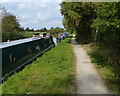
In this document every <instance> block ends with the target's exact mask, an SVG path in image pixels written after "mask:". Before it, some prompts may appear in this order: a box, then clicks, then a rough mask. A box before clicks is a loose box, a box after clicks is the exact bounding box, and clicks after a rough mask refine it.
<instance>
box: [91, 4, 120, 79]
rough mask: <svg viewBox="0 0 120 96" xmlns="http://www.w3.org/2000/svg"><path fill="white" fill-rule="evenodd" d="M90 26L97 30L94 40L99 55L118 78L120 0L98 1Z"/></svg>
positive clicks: (119, 63) (119, 59)
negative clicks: (94, 17) (118, 0)
mask: <svg viewBox="0 0 120 96" xmlns="http://www.w3.org/2000/svg"><path fill="white" fill-rule="evenodd" d="M96 6H97V7H96V9H95V12H96V14H97V18H96V19H94V22H93V24H92V27H93V28H94V29H95V30H97V31H96V37H95V42H96V44H97V45H98V46H99V49H100V50H103V51H102V52H101V56H103V57H104V58H105V59H106V61H107V62H108V63H109V64H110V65H111V66H112V67H113V68H114V72H115V73H116V75H117V77H118V78H119V79H120V70H119V69H120V50H119V49H120V13H119V12H120V2H116V3H115V2H107V3H99V4H97V5H96Z"/></svg>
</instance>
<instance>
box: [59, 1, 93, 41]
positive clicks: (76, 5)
mask: <svg viewBox="0 0 120 96" xmlns="http://www.w3.org/2000/svg"><path fill="white" fill-rule="evenodd" d="M93 9H94V7H93V4H92V3H86V2H84V3H82V2H62V3H61V14H62V15H63V16H64V19H63V25H64V27H65V28H66V29H67V30H69V31H75V32H76V34H77V39H78V40H81V42H82V43H84V42H90V41H92V28H91V26H90V25H91V24H92V19H93V18H95V14H94V11H93ZM79 38H80V39H79Z"/></svg>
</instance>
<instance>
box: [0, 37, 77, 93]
mask: <svg viewBox="0 0 120 96" xmlns="http://www.w3.org/2000/svg"><path fill="white" fill-rule="evenodd" d="M70 41H71V38H67V39H65V40H63V41H62V42H60V43H59V44H58V46H56V47H55V48H53V49H51V50H50V51H48V52H46V53H45V54H44V55H43V56H42V57H40V58H38V59H37V60H36V61H35V62H33V63H32V64H30V65H27V66H26V67H25V69H23V70H22V71H21V72H19V73H16V74H14V75H13V76H11V77H10V78H8V80H7V81H6V82H4V83H3V84H2V85H1V86H2V92H3V94H27V93H31V94H75V93H76V90H75V89H76V85H75V64H74V62H75V56H74V54H73V50H72V46H71V44H70Z"/></svg>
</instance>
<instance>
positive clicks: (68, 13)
mask: <svg viewBox="0 0 120 96" xmlns="http://www.w3.org/2000/svg"><path fill="white" fill-rule="evenodd" d="M61 14H62V15H63V16H64V18H65V20H63V25H64V26H65V28H67V30H71V29H74V30H75V31H76V32H77V34H76V35H77V36H76V37H77V41H79V42H82V43H88V42H94V43H95V45H96V46H97V47H98V48H97V50H98V52H99V55H100V56H101V57H103V58H104V60H105V61H106V62H107V63H108V64H109V66H111V67H112V70H113V71H114V73H115V75H116V78H118V79H119V82H118V85H120V50H119V49H120V2H99V3H95V2H92V3H90V2H79V3H78V2H62V3H61ZM119 91H120V86H119Z"/></svg>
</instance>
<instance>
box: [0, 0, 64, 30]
mask: <svg viewBox="0 0 120 96" xmlns="http://www.w3.org/2000/svg"><path fill="white" fill-rule="evenodd" d="M2 1H4V2H1V4H2V6H4V7H5V8H6V9H7V10H8V11H9V12H11V13H12V14H14V15H16V17H17V18H18V19H19V22H20V24H21V26H22V27H24V28H26V27H29V28H34V29H40V28H44V27H46V28H47V29H49V28H51V27H62V28H63V26H62V18H63V17H62V16H61V14H60V5H59V4H60V3H61V0H56V1H54V0H53V1H50V0H49V1H48V0H26V1H25V0H24V1H23V0H19V2H18V0H11V1H10V0H2ZM28 1H29V2H28Z"/></svg>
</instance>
